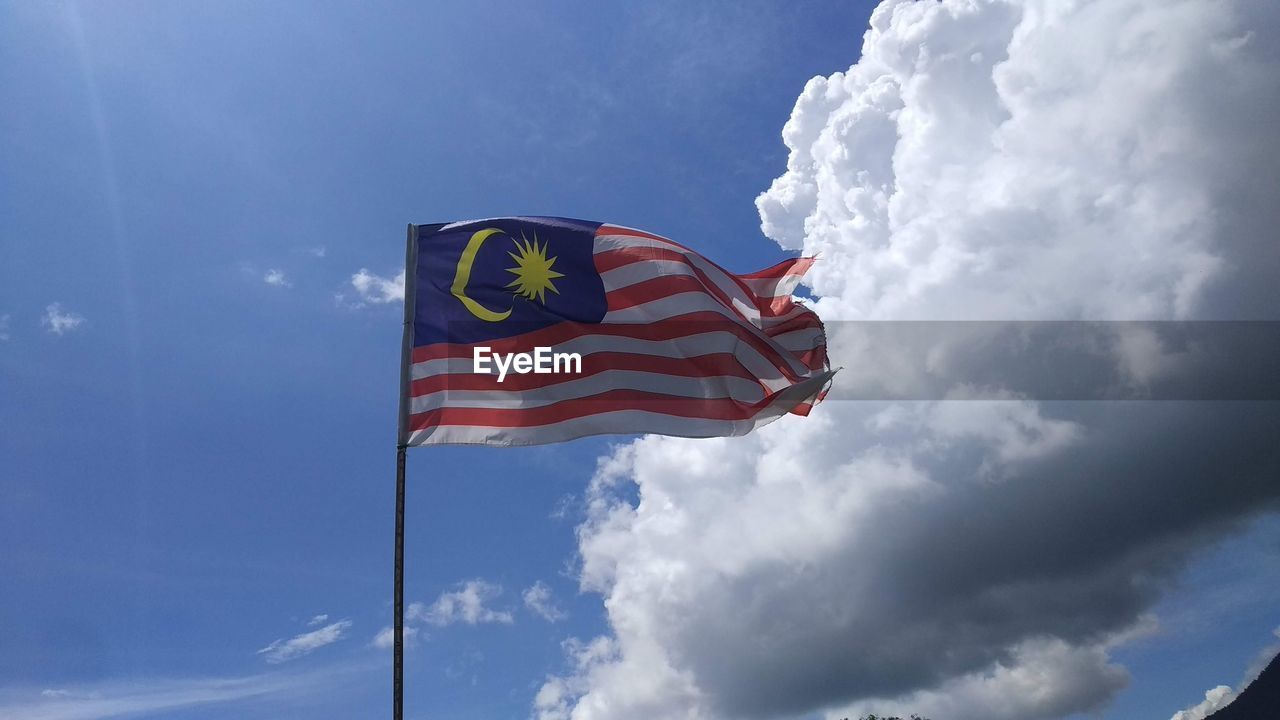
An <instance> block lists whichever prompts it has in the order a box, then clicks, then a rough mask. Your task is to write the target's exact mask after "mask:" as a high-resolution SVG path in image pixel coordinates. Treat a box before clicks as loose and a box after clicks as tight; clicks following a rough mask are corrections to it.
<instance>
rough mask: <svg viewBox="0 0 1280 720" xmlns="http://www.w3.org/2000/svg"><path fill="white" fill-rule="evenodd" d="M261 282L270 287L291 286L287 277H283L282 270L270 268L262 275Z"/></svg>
mask: <svg viewBox="0 0 1280 720" xmlns="http://www.w3.org/2000/svg"><path fill="white" fill-rule="evenodd" d="M262 282H264V283H266V284H268V285H271V286H272V287H281V288H291V287H293V283H292V282H290V281H289V278H287V277H285V274H284V271H283V270H276V269H274V268H273V269H270V270H267V272H266V274H264V275H263V276H262Z"/></svg>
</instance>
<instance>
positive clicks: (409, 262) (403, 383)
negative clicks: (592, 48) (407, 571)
mask: <svg viewBox="0 0 1280 720" xmlns="http://www.w3.org/2000/svg"><path fill="white" fill-rule="evenodd" d="M417 239H418V227H417V226H416V225H410V226H409V231H408V234H407V238H406V240H405V251H404V335H403V338H402V340H401V343H400V419H399V433H398V436H397V440H396V566H395V599H394V603H393V604H394V606H395V607H394V612H395V624H394V631H393V632H394V633H395V639H394V642H393V647H394V649H393V650H392V652H393V654H394V657H393V659H392V663H391V664H392V668H391V673H392V678H391V717H392V720H404V460H405V449H406V448H407V447H408V445H409V368H410V367H411V365H412V360H413V319H414V305H415V302H414V289H415V288H414V285H415V280H416V278H417V274H418V272H417V271H418V243H417Z"/></svg>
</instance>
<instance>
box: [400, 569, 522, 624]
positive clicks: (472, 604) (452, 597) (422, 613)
mask: <svg viewBox="0 0 1280 720" xmlns="http://www.w3.org/2000/svg"><path fill="white" fill-rule="evenodd" d="M501 595H502V586H501V585H495V584H493V583H489V582H485V581H484V580H479V579H476V580H467V581H466V582H462V583H458V589H457V590H453V591H450V592H444V593H441V594H440V597H438V598H436V600H435V602H433V603H431V604H430V605H424V604H422V603H411V604H410V605H409V607H408V608H406V609H405V619H406V620H411V621H413V620H417V621H422V622H425V623H427V624H428V625H435V626H438V627H443V626H445V625H452V624H454V623H459V622H460V623H465V624H467V625H479V624H482V623H507V624H509V623H511V622H512V621H513V617H512V615H511V612H510V611H508V610H494V609H492V608H490V607H488V606H487V603H489V602H490V601H492V600H496V599H497V598H498V597H500V596H501Z"/></svg>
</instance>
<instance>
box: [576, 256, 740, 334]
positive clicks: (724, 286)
mask: <svg viewBox="0 0 1280 720" xmlns="http://www.w3.org/2000/svg"><path fill="white" fill-rule="evenodd" d="M637 247H639V248H646V247H660V248H664V249H667V250H672V251H674V252H678V253H680V254H681V255H683V256H685V257H686V258H688V259H689V262H690V263H692V264H693V265H694V266H696V267H697V268H698V269H699V270H701V271H702V272H703V273H705V274H706V276H707V278H708V279H710V280H711V282H712V283H713V284H714V285H715V286H716V287H717V288H718V289H719V290H720V292H722V293H724V295H725V296H727V297H728V298H729V301H730V302H731V303H732V304H733V307H735V308H737V309H738V311H739V312H741V313H742V314H743V315H746V316H747V318H749V319H751V320H752V321H756V320H758V319H759V318H760V308H759V307H758V306H757V305H756V298H754V297H752V296H750V295H749V294H747V292H746V291H744V290H743V289H742V286H741V285H739V284H738V283H737V278H736V277H735V276H731V275H729V273H728V271H726V270H725V269H724V268H722V267H720V266H719V265H716V264H715V263H713V262H711V261H710V260H708V259H706V258H704V257H702V256H701V255H699V254H697V253H695V252H691V251H689V250H685V249H684V248H682V247H680V246H679V245H676V244H675V243H672V242H669V241H663V240H651V239H649V238H638V237H631V236H628V235H597V236H596V247H595V252H606V251H608V250H618V249H623V248H637ZM637 262H643V263H645V264H648V263H652V262H656V261H653V260H641V261H637Z"/></svg>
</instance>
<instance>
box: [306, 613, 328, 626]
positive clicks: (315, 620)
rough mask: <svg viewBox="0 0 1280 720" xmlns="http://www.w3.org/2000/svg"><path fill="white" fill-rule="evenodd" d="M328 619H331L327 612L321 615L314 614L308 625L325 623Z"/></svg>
mask: <svg viewBox="0 0 1280 720" xmlns="http://www.w3.org/2000/svg"><path fill="white" fill-rule="evenodd" d="M328 621H329V616H328V615H327V614H324V613H321V614H320V615H314V616H312V618H311V619H310V620H308V621H307V626H308V627H315V626H316V625H323V624H325V623H326V622H328Z"/></svg>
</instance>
